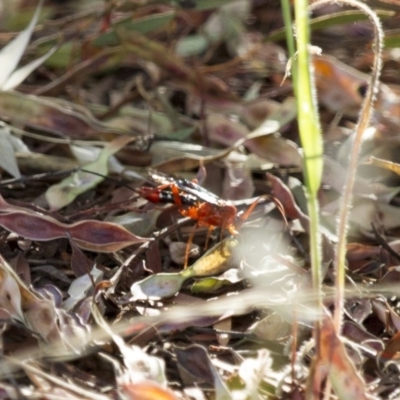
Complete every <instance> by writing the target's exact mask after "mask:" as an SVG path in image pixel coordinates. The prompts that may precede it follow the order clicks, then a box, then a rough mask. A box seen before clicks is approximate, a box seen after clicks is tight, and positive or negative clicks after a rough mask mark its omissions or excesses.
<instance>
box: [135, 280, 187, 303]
mask: <svg viewBox="0 0 400 400" xmlns="http://www.w3.org/2000/svg"><path fill="white" fill-rule="evenodd" d="M185 280H186V278H185V277H184V276H182V275H181V274H179V273H159V274H155V275H151V276H149V277H147V278H145V279H143V280H141V281H140V282H135V283H134V284H133V285H132V286H131V293H132V296H133V300H147V299H149V300H159V299H163V298H165V297H171V296H174V295H175V294H176V293H178V292H179V290H180V288H181V286H182V284H183V282H185Z"/></svg>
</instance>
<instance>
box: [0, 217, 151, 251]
mask: <svg viewBox="0 0 400 400" xmlns="http://www.w3.org/2000/svg"><path fill="white" fill-rule="evenodd" d="M0 225H1V226H2V227H3V228H5V229H7V230H9V231H11V232H14V233H16V234H17V235H20V236H23V237H25V238H27V239H31V240H37V241H47V240H54V239H59V238H64V237H69V236H70V237H72V239H73V240H74V241H75V242H76V244H77V245H78V246H79V247H81V248H82V249H85V250H91V251H99V252H103V253H108V252H110V253H111V252H115V251H118V250H121V249H122V248H124V247H127V246H130V245H132V244H137V243H143V242H145V241H146V240H147V239H145V238H141V237H138V236H135V235H134V234H132V233H130V232H129V231H127V230H126V229H125V228H123V227H121V226H119V225H117V224H113V223H111V222H101V221H95V220H85V221H80V222H77V223H74V224H71V225H68V224H63V223H61V222H58V221H57V220H56V219H54V218H51V217H48V216H45V215H41V214H35V213H28V212H24V211H15V212H9V213H4V214H0Z"/></svg>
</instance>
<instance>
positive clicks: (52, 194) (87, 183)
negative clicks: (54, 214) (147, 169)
mask: <svg viewBox="0 0 400 400" xmlns="http://www.w3.org/2000/svg"><path fill="white" fill-rule="evenodd" d="M133 139H134V138H133V137H127V136H121V137H119V138H117V139H115V140H113V141H112V142H110V143H109V144H107V146H105V147H104V149H103V150H102V151H101V153H100V155H99V157H98V159H97V160H96V161H95V162H93V163H90V164H87V165H85V170H87V171H93V172H96V173H97V174H101V175H104V176H107V175H108V159H109V158H110V157H111V156H112V155H113V154H115V153H116V152H117V151H119V150H120V149H121V148H122V147H124V146H125V145H126V144H128V143H129V142H130V141H132V140H133ZM103 180H104V178H103V177H102V176H99V175H94V174H91V173H90V172H84V171H81V170H79V171H77V172H75V173H73V174H72V175H71V176H69V177H68V178H65V179H64V180H62V181H61V182H60V183H57V184H56V185H53V186H51V187H50V188H49V189H48V190H47V191H46V193H45V197H46V200H47V202H48V204H49V206H50V208H51V209H52V210H59V209H61V208H63V207H65V206H67V205H68V204H70V203H71V202H73V201H74V200H75V198H76V197H77V196H79V195H80V194H82V193H85V192H86V191H88V190H90V189H92V188H94V187H95V186H97V185H98V184H99V183H101V182H102V181H103Z"/></svg>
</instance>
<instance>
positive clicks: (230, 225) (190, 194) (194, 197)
mask: <svg viewBox="0 0 400 400" xmlns="http://www.w3.org/2000/svg"><path fill="white" fill-rule="evenodd" d="M149 175H150V178H151V180H152V181H154V182H155V183H156V184H157V186H156V187H155V188H151V187H146V186H144V187H142V188H141V189H139V194H140V195H141V196H142V197H143V198H145V199H146V200H148V201H150V202H152V203H171V204H175V205H176V206H177V207H178V210H179V212H180V213H181V214H182V215H183V216H184V217H189V218H191V219H193V220H195V221H197V226H206V227H208V228H209V229H210V230H212V229H214V228H217V227H220V228H221V229H222V230H227V231H228V232H229V233H230V234H231V235H233V236H236V235H238V229H239V228H240V227H241V226H242V224H243V223H244V222H245V221H246V219H247V218H248V217H249V215H250V213H251V212H252V211H253V209H254V207H255V206H256V204H257V201H255V202H254V203H253V204H252V205H251V206H250V207H249V208H248V209H247V211H246V212H245V213H239V212H238V210H237V208H236V207H235V205H234V204H233V203H232V202H230V201H228V200H223V199H221V198H220V197H218V196H217V195H215V194H214V193H212V192H210V191H208V190H207V189H204V188H203V187H202V186H200V185H199V184H198V183H197V181H196V180H193V181H190V180H187V179H183V178H179V177H175V176H170V175H166V174H162V173H160V172H156V171H150V172H149ZM192 233H193V232H192ZM192 239H193V234H192V235H191V237H190V238H189V242H188V248H190V244H191V241H192ZM187 258H188V251H187V254H186V257H185V260H186V259H187ZM185 265H186V261H185Z"/></svg>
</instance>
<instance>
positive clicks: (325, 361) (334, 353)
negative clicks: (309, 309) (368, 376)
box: [320, 316, 368, 400]
mask: <svg viewBox="0 0 400 400" xmlns="http://www.w3.org/2000/svg"><path fill="white" fill-rule="evenodd" d="M320 360H321V363H322V365H323V366H324V367H325V368H326V369H327V370H328V375H329V379H330V382H331V384H332V387H333V388H334V390H335V392H336V394H337V395H338V397H339V399H343V400H347V399H358V400H363V399H365V400H367V399H368V397H367V395H366V393H365V392H366V391H365V382H364V381H363V379H362V378H361V375H359V374H358V372H357V371H356V368H355V366H354V364H353V362H352V361H351V359H350V358H349V356H348V355H347V352H346V349H345V347H344V345H343V343H342V341H341V339H340V338H339V337H338V336H337V335H336V332H335V328H334V326H333V321H332V319H331V317H329V316H325V318H324V319H323V321H322V324H321V347H320Z"/></svg>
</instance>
